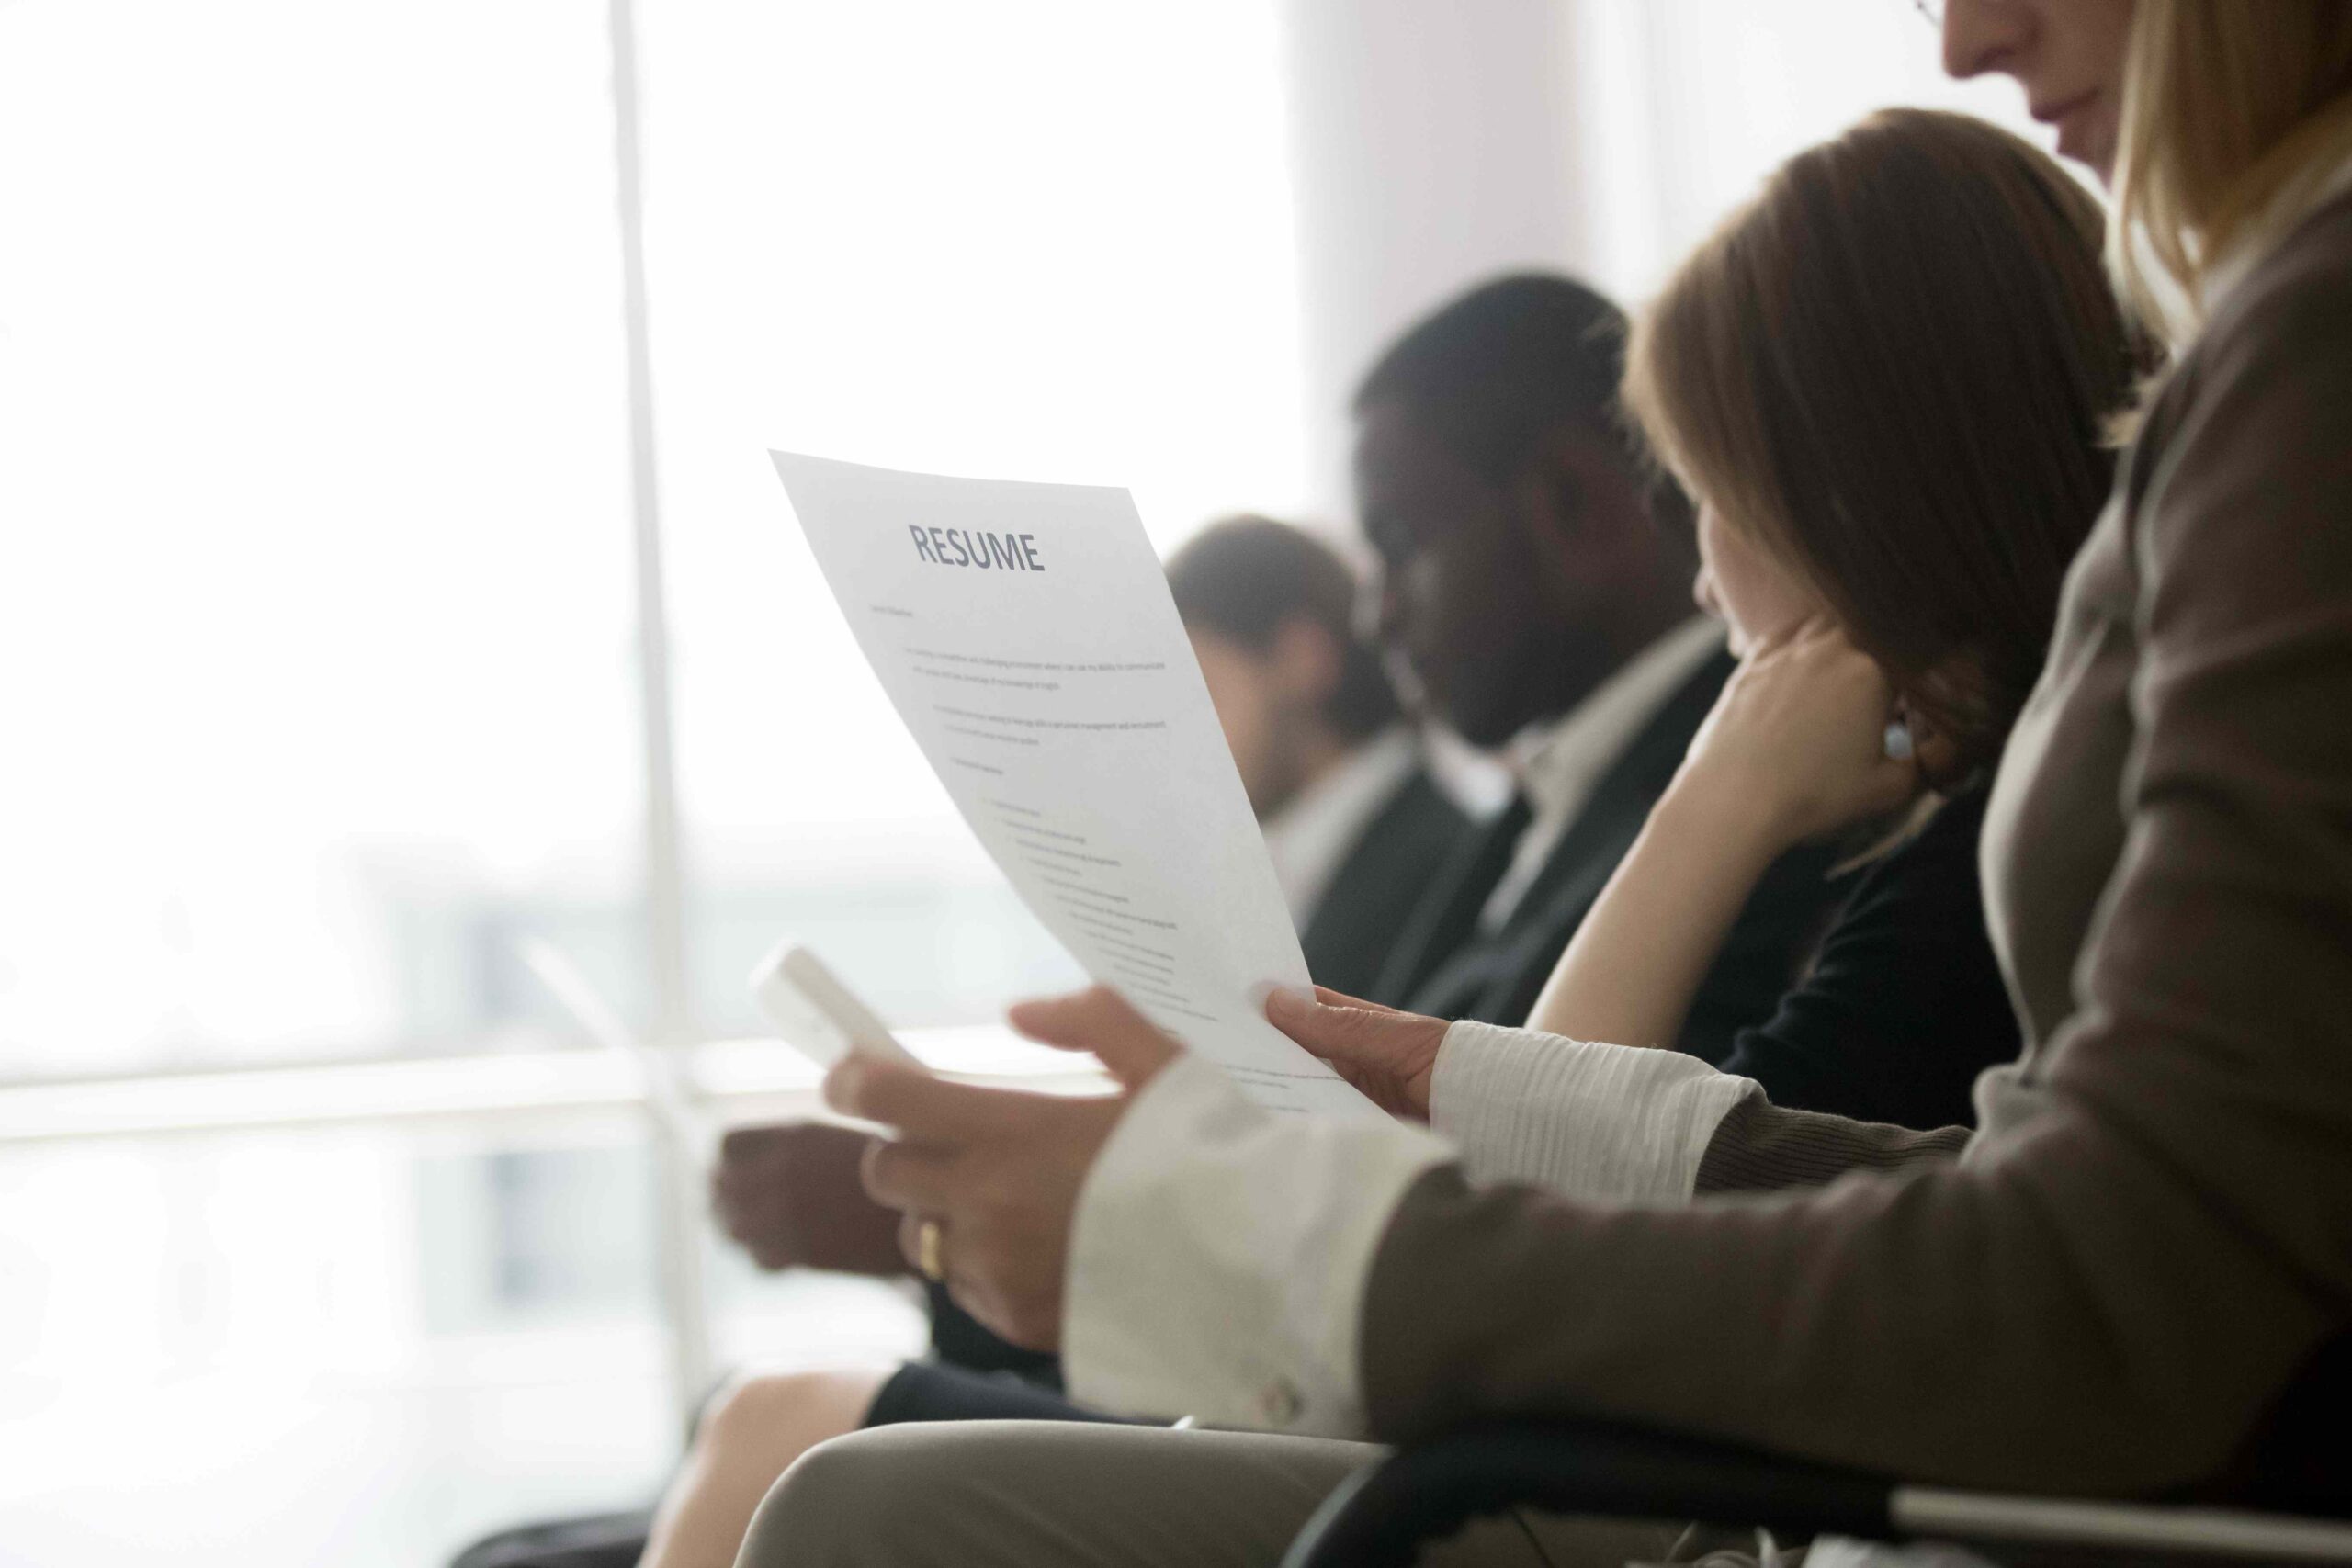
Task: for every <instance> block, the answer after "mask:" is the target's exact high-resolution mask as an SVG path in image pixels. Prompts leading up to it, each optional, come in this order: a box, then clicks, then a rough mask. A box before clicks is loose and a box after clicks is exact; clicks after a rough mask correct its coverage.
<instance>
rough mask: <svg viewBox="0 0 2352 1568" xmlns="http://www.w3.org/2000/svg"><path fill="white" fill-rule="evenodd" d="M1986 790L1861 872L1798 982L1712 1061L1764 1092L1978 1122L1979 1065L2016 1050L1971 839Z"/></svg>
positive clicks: (1899, 1116) (1913, 1123)
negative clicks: (1974, 1102) (1974, 1106)
mask: <svg viewBox="0 0 2352 1568" xmlns="http://www.w3.org/2000/svg"><path fill="white" fill-rule="evenodd" d="M1989 793H1990V791H1989V790H1988V788H1987V787H1986V786H1985V785H1984V784H1978V785H1977V786H1975V787H1974V788H1973V789H1970V790H1968V791H1966V792H1964V793H1962V794H1961V795H1955V796H1954V797H1952V798H1951V800H1949V801H1947V802H1945V804H1944V806H1943V808H1942V809H1941V810H1939V811H1938V812H1937V813H1936V815H1935V816H1934V817H1933V818H1931V819H1930V820H1929V821H1928V824H1927V826H1926V827H1925V828H1923V829H1920V830H1919V832H1918V833H1917V835H1916V836H1915V837H1913V838H1912V839H1910V840H1907V841H1906V842H1905V843H1904V844H1902V845H1901V846H1899V847H1898V848H1896V849H1895V850H1894V851H1893V852H1890V853H1888V854H1886V855H1883V856H1882V857H1881V858H1879V859H1878V860H1876V861H1873V862H1871V863H1870V864H1868V865H1867V866H1865V867H1863V868H1862V869H1860V871H1857V872H1855V873H1853V874H1849V875H1848V876H1845V877H1841V878H1839V879H1838V885H1839V886H1841V887H1846V888H1849V889H1850V891H1849V892H1848V893H1847V894H1846V897H1845V901H1844V903H1842V904H1841V905H1840V906H1839V907H1838V915H1837V919H1836V920H1835V922H1834V923H1833V924H1832V925H1831V927H1830V929H1829V931H1828V934H1827V935H1826V936H1825V937H1823V938H1822V940H1821V943H1820V947H1819V949H1818V951H1817V952H1816V953H1815V955H1814V959H1813V963H1812V964H1811V966H1810V968H1809V969H1808V970H1807V972H1806V973H1805V975H1804V978H1803V980H1802V981H1800V982H1799V983H1798V984H1797V986H1796V987H1795V988H1794V989H1792V990H1791V991H1790V992H1789V993H1788V994H1787V995H1785V996H1783V997H1782V998H1781V1002H1780V1006H1779V1007H1777V1008H1776V1009H1774V1010H1773V1012H1772V1015H1771V1017H1770V1019H1769V1020H1767V1021H1764V1022H1762V1023H1760V1024H1758V1025H1757V1026H1755V1027H1754V1028H1750V1029H1743V1030H1741V1031H1740V1032H1738V1034H1737V1035H1736V1036H1735V1037H1734V1038H1733V1041H1732V1045H1731V1050H1730V1052H1729V1053H1728V1054H1727V1055H1725V1056H1724V1058H1723V1059H1722V1060H1721V1061H1720V1062H1718V1063H1717V1064H1716V1065H1717V1066H1721V1067H1722V1068H1723V1069H1724V1071H1725V1072H1727V1073H1736V1074H1738V1075H1739V1076H1740V1077H1747V1078H1754V1079H1755V1080H1756V1081H1757V1082H1758V1083H1759V1084H1762V1085H1763V1086H1764V1092H1765V1093H1766V1094H1767V1095H1769V1096H1770V1098H1771V1100H1772V1103H1773V1104H1775V1105H1780V1106H1786V1107H1789V1108H1791V1109H1793V1110H1802V1111H1830V1112H1833V1113H1835V1114H1837V1115H1839V1116H1850V1117H1852V1118H1854V1119H1855V1120H1856V1121H1860V1122H1891V1123H1893V1124H1894V1125H1896V1126H1901V1127H1921V1128H1932V1127H1952V1126H1973V1125H1975V1121H1976V1119H1975V1116H1974V1115H1973V1112H1972V1111H1971V1108H1970V1103H1969V1089H1970V1086H1971V1085H1973V1083H1974V1082H1975V1081H1976V1075H1977V1074H1978V1073H1980V1072H1982V1071H1984V1070H1985V1068H1986V1067H1989V1066H1995V1065H1996V1064H1998V1063H2002V1062H2013V1061H2015V1060H2016V1059H2017V1057H2018V1052H2019V1051H2020V1050H2021V1049H2022V1048H2023V1043H2024V1042H2023V1039H2022V1036H2021V1035H2020V1032H2019V1029H2018V1017H2017V1011H2016V1010H2015V1008H2014V1007H2012V1005H2011V1004H2010V1000H2009V992H2008V987H2007V984H2006V983H2005V982H2004V981H2003V980H2002V978H2001V971H2000V966H1999V964H1996V962H1995V961H1994V958H1993V943H1992V939H1991V938H1990V937H1989V936H1988V935H1987V934H1986V931H1985V899H1984V892H1983V885H1982V884H1981V883H1980V881H1979V880H1978V877H1977V871H1976V840H1977V837H1978V835H1979V834H1980V833H1981V832H1982V831H1983V829H1984V826H1985V798H1986V796H1987V795H1988V794H1989Z"/></svg>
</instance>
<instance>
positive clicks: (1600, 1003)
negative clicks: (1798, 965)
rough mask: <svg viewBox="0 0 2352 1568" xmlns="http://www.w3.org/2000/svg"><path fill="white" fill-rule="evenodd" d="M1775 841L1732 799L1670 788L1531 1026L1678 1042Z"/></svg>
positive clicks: (1565, 958) (1633, 1041)
mask: <svg viewBox="0 0 2352 1568" xmlns="http://www.w3.org/2000/svg"><path fill="white" fill-rule="evenodd" d="M1780 848H1781V845H1780V844H1779V842H1778V840H1777V839H1776V838H1775V837H1774V836H1773V835H1772V834H1771V833H1770V832H1769V831H1768V830H1766V829H1765V826H1764V825H1763V824H1761V823H1758V822H1757V821H1755V820H1754V819H1753V817H1752V814H1748V813H1745V812H1743V810H1742V809H1741V808H1740V807H1739V806H1738V805H1737V803H1733V802H1723V801H1718V800H1716V799H1714V798H1713V797H1711V796H1706V795H1700V794H1699V793H1697V792H1694V791H1690V790H1681V789H1669V790H1668V792H1667V794H1666V795H1665V796H1664V797H1663V798H1661V799H1660V800H1659V802H1658V804H1657V808H1656V809H1655V810H1653V811H1652V812H1651V813H1650V818H1649V821H1648V822H1647V823H1645V825H1644V826H1643V829H1642V831H1641V836H1640V837H1639V838H1637V839H1635V840H1634V847H1633V849H1632V850H1631V851H1630V852H1628V853H1627V854H1626V856H1625V858H1624V860H1623V862H1622V863H1619V865H1618V867H1617V872H1616V874H1615V875H1613V876H1611V878H1610V879H1609V886H1607V888H1605V889H1604V890H1603V891H1602V893H1601V895H1600V899H1599V901H1598V902H1596V903H1595V904H1594V905H1593V907H1592V912H1591V913H1590V914H1589V915H1588V916H1586V917H1585V921H1584V924H1583V925H1582V926H1581V927H1579V928H1578V929H1577V935H1576V940H1575V941H1574V942H1570V943H1569V944H1568V950H1567V952H1566V953H1563V954H1561V956H1560V962H1559V964H1558V966H1557V967H1556V968H1555V969H1554V970H1553V971H1552V978H1551V980H1550V981H1549V982H1548V983H1547V984H1546V985H1545V986H1544V994H1543V995H1542V996H1540V997H1538V998H1536V1001H1535V1010H1534V1012H1533V1014H1532V1016H1531V1017H1530V1018H1529V1020H1528V1027H1529V1028H1531V1029H1536V1030H1541V1031H1543V1032H1545V1033H1547V1034H1565V1035H1566V1036H1568V1037H1569V1038H1570V1039H1574V1040H1601V1041H1608V1042H1610V1043H1613V1044H1619V1045H1672V1044H1673V1043H1675V1042H1676V1041H1677V1040H1678V1039H1679V1037H1680V1035H1681V1032H1682V1021H1683V1019H1684V1017H1685V1015H1687V1014H1688V1013H1689V1011H1690V1010H1691V998H1692V997H1693V996H1694V995H1695V994H1696V993H1697V991H1698V989H1699V983H1700V981H1701V980H1702V979H1703V978H1704V977H1705V976H1706V974H1707V971H1708V969H1709V967H1710V966H1711V965H1712V964H1713V963H1714V958H1715V953H1716V952H1717V950H1719V949H1720V948H1721V947H1722V946H1723V943H1724V936H1725V934H1726V933H1727V932H1728V931H1730V930H1731V926H1732V922H1733V921H1734V920H1735V919H1737V918H1738V915H1739V911H1740V908H1741V907H1742V906H1744V905H1745V904H1746V903H1747V897H1748V895H1749V894H1750V893H1751V892H1753V891H1754V890H1755V887H1756V884H1757V882H1758V879H1760V878H1761V877H1762V876H1763V874H1764V873H1765V870H1766V869H1767V868H1768V867H1770V864H1771V863H1772V861H1773V858H1774V857H1775V856H1776V855H1777V854H1778V853H1779V852H1780Z"/></svg>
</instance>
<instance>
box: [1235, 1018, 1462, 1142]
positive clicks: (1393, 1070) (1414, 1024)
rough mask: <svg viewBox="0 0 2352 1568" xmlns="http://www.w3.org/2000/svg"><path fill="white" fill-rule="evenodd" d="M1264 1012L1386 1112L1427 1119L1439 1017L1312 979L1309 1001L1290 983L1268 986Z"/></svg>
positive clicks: (1441, 1036) (1441, 1033)
mask: <svg viewBox="0 0 2352 1568" xmlns="http://www.w3.org/2000/svg"><path fill="white" fill-rule="evenodd" d="M1266 1018H1267V1020H1268V1021H1270V1022H1272V1024H1273V1026H1274V1027H1275V1028H1276V1029H1279V1030H1281V1031H1282V1032H1283V1033H1284V1034H1287V1035H1289V1036H1290V1037H1291V1038H1292V1039H1293V1040H1295V1041H1296V1042H1298V1043H1299V1044H1300V1045H1302V1046H1304V1047H1306V1050H1307V1051H1308V1052H1309V1053H1311V1054H1312V1055H1317V1056H1320V1057H1322V1058H1323V1059H1324V1060H1325V1061H1327V1062H1329V1063H1330V1064H1331V1069H1332V1071H1334V1072H1336V1073H1338V1074H1339V1075H1340V1077H1343V1078H1345V1079H1347V1080H1348V1081H1349V1082H1350V1083H1351V1084H1353V1085H1355V1087H1356V1088H1357V1089H1361V1090H1363V1093H1364V1095H1365V1097H1366V1098H1367V1099H1369V1100H1371V1101H1372V1102H1373V1103H1374V1104H1375V1105H1377V1106H1379V1107H1380V1108H1381V1109H1382V1110H1383V1111H1387V1112H1388V1113H1389V1114H1390V1115H1391V1116H1395V1117H1397V1118H1398V1119H1399V1120H1402V1121H1407V1122H1427V1121H1428V1120H1429V1119H1430V1078H1431V1077H1432V1076H1433V1075H1434V1074H1435V1073H1436V1071H1437V1054H1438V1048H1439V1047H1440V1046H1442V1045H1443V1044H1444V1043H1445V1030H1446V1023H1445V1021H1444V1020H1443V1019H1439V1018H1423V1017H1421V1016H1420V1015H1419V1013H1410V1012H1398V1011H1397V1010H1395V1009H1394V1008H1385V1007H1382V1006H1380V1005H1379V1004H1378V1003H1375V1002H1367V1001H1359V1000H1358V999H1357V998H1354V997H1350V996H1342V995H1341V994H1340V993H1339V992H1338V991H1334V990H1330V989H1329V988H1327V987H1322V986H1317V987H1315V999H1313V1000H1312V1001H1310V1000H1308V999H1307V998H1305V997H1303V996H1300V995H1298V994H1297V993H1296V992H1294V991H1274V992H1272V993H1270V994H1269V995H1268V996H1267V998H1266Z"/></svg>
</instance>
